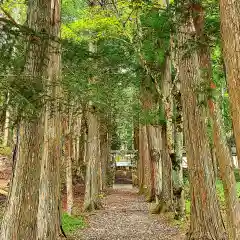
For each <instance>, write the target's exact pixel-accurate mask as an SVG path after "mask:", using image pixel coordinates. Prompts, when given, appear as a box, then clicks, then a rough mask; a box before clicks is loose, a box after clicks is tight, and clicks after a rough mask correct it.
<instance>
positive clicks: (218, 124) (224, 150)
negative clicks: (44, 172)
mask: <svg viewBox="0 0 240 240" xmlns="http://www.w3.org/2000/svg"><path fill="white" fill-rule="evenodd" d="M193 11H194V18H193V20H194V26H195V29H196V34H197V37H198V40H199V41H201V42H202V43H205V44H201V47H200V48H199V52H198V55H199V63H200V69H201V77H202V79H203V81H204V82H205V83H206V86H210V89H211V90H213V91H214V90H215V88H216V87H215V84H214V82H213V80H212V66H211V55H210V48H209V46H208V45H207V44H206V43H207V41H206V36H205V34H204V10H203V7H202V6H201V5H200V4H195V5H193ZM208 105H209V113H210V114H209V115H210V118H211V120H212V122H213V143H214V147H215V148H216V155H217V161H218V165H219V169H220V173H221V177H222V181H223V186H224V193H225V200H226V208H227V220H228V221H227V222H228V232H229V238H230V239H233V240H237V239H240V206H239V201H238V196H237V188H236V180H235V176H234V171H233V162H232V156H231V152H230V151H229V148H228V144H227V139H226V134H225V132H224V129H223V126H224V125H223V119H222V115H221V110H220V107H219V104H218V102H215V101H214V100H213V96H209V97H208ZM213 167H214V166H213Z"/></svg>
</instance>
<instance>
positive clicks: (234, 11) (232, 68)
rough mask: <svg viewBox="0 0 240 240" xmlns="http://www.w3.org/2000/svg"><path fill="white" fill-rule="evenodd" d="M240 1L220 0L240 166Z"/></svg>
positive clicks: (225, 58) (223, 40) (225, 57)
mask: <svg viewBox="0 0 240 240" xmlns="http://www.w3.org/2000/svg"><path fill="white" fill-rule="evenodd" d="M239 13H240V2H239V1H233V0H232V1H227V0H220V18H221V34H222V44H223V56H224V62H225V66H226V75H227V83H228V91H229V100H230V103H231V115H232V122H233V131H234V136H235V141H236V148H237V156H238V166H240V98H239V96H240V88H239V84H240V52H239V49H240V41H239V38H240V15H239Z"/></svg>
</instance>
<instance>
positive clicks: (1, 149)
mask: <svg viewBox="0 0 240 240" xmlns="http://www.w3.org/2000/svg"><path fill="white" fill-rule="evenodd" d="M11 154H12V149H11V148H10V147H5V146H3V145H0V156H6V157H10V156H11Z"/></svg>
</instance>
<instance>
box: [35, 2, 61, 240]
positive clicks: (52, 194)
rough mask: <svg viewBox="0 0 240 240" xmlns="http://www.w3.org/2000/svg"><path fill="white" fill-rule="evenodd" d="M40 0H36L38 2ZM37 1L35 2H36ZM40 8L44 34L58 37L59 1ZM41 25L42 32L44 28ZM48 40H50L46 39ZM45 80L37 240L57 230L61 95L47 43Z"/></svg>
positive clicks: (56, 48) (56, 54)
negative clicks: (46, 99) (50, 98)
mask: <svg viewBox="0 0 240 240" xmlns="http://www.w3.org/2000/svg"><path fill="white" fill-rule="evenodd" d="M38 1H39V0H38ZM38 1H37V2H38ZM39 2H40V3H42V1H39ZM42 5H43V6H41V7H42V8H43V9H44V10H45V12H46V14H47V15H45V19H47V21H48V25H47V26H46V29H45V30H46V32H47V33H48V34H49V35H51V37H56V38H58V37H59V36H60V23H61V19H60V9H61V6H60V1H59V0H51V1H44V2H43V3H42ZM40 25H41V29H44V28H43V27H44V26H42V24H41V23H40ZM49 41H50V39H49ZM48 51H49V58H48V61H49V62H48V68H47V73H48V79H47V83H46V87H47V96H51V97H52V98H53V99H52V101H47V102H46V106H45V116H44V117H45V124H44V148H43V155H42V162H41V176H40V177H41V178H40V195H39V206H38V216H37V217H38V223H37V226H38V235H37V239H38V240H45V239H49V240H55V239H58V237H59V233H60V232H59V231H60V216H59V215H60V208H61V205H60V159H61V148H60V146H61V138H60V135H61V120H60V114H59V102H58V101H59V100H58V99H59V96H60V62H61V55H60V44H59V42H57V41H50V42H49V45H48Z"/></svg>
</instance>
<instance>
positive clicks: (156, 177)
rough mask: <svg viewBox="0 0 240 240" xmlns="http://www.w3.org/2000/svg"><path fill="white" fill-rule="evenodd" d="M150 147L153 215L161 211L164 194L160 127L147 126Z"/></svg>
mask: <svg viewBox="0 0 240 240" xmlns="http://www.w3.org/2000/svg"><path fill="white" fill-rule="evenodd" d="M147 134H148V145H149V150H150V160H151V165H152V167H151V169H152V174H151V179H152V185H153V186H154V187H153V188H152V191H154V192H152V196H154V197H155V201H156V205H155V207H154V209H151V212H152V213H158V212H159V210H160V197H161V194H162V159H161V127H160V126H152V125H148V126H147Z"/></svg>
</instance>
